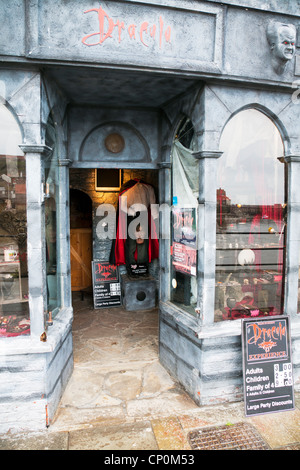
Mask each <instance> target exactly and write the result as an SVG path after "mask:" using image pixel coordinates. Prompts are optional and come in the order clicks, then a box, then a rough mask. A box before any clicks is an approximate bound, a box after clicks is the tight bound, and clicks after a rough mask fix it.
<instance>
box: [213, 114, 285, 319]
mask: <svg viewBox="0 0 300 470" xmlns="http://www.w3.org/2000/svg"><path fill="white" fill-rule="evenodd" d="M220 149H221V150H222V151H223V152H224V153H223V155H222V157H221V158H220V159H219V161H218V175H217V221H216V227H217V234H216V288H215V321H220V320H234V319H238V318H244V317H261V316H269V315H278V314H281V313H282V309H283V286H284V279H283V278H284V260H285V227H286V199H285V164H284V163H281V162H280V161H279V160H278V158H279V157H282V156H283V154H284V148H283V142H282V139H281V136H280V134H279V131H278V129H277V127H276V126H275V125H274V124H273V122H272V121H271V120H270V119H269V118H268V117H267V116H266V115H265V114H263V113H261V112H259V111H257V110H255V109H247V110H244V111H242V112H240V113H238V114H236V115H235V116H234V117H233V118H232V119H231V120H230V121H229V122H228V124H227V125H226V127H225V129H224V131H223V134H222V138H221V142H220Z"/></svg>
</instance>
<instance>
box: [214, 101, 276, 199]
mask: <svg viewBox="0 0 300 470" xmlns="http://www.w3.org/2000/svg"><path fill="white" fill-rule="evenodd" d="M220 150H222V151H223V156H222V157H221V158H220V163H219V168H218V185H219V187H221V188H222V187H224V186H228V184H230V192H231V199H232V201H234V202H235V203H241V204H243V203H247V204H276V203H279V202H282V200H283V191H284V186H283V171H284V170H283V165H282V164H281V163H280V162H279V161H278V158H279V157H282V156H283V155H284V146H283V141H282V138H281V135H280V132H279V130H278V128H277V127H276V125H275V124H274V123H273V121H272V120H271V119H270V118H269V117H267V116H266V115H265V114H264V113H262V112H260V111H258V110H256V109H246V110H243V111H240V112H239V113H237V114H236V115H234V116H233V117H232V118H231V119H230V120H229V121H228V123H227V124H226V126H225V128H224V130H223V133H222V136H221V140H220ZM264 188H265V190H264Z"/></svg>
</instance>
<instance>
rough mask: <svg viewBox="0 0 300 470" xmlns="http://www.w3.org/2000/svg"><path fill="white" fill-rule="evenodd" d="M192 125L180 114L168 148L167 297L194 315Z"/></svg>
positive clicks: (195, 177) (195, 175) (196, 187)
mask: <svg viewBox="0 0 300 470" xmlns="http://www.w3.org/2000/svg"><path fill="white" fill-rule="evenodd" d="M194 137H195V134H194V127H193V124H192V122H191V121H190V119H188V118H184V119H183V120H182V122H181V125H180V126H179V128H178V132H177V138H176V140H175V142H174V145H173V149H172V199H173V200H172V211H171V286H170V292H171V300H172V302H174V303H176V304H177V305H179V306H180V307H181V308H182V309H184V310H185V311H187V312H188V313H191V314H192V315H195V307H196V304H197V277H196V276H197V205H198V202H197V195H198V190H199V173H198V162H197V160H196V159H195V158H194V157H193V155H192V150H193V147H194Z"/></svg>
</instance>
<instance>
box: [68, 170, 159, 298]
mask: <svg viewBox="0 0 300 470" xmlns="http://www.w3.org/2000/svg"><path fill="white" fill-rule="evenodd" d="M102 171H103V173H104V170H102V169H94V168H84V169H83V168H71V169H70V229H71V233H70V238H71V240H70V241H71V283H72V291H73V292H75V291H77V292H78V291H81V292H82V291H84V290H86V291H87V290H90V291H92V272H91V262H92V261H93V260H97V261H103V262H111V251H112V246H113V243H114V240H113V239H110V238H106V239H105V238H101V237H100V238H99V236H98V235H97V226H98V225H99V221H100V216H99V215H98V214H99V212H101V211H99V210H98V209H99V207H100V206H101V204H111V205H112V206H113V207H114V208H115V211H116V215H117V211H118V200H119V194H120V192H121V191H122V188H123V187H124V186H126V185H127V184H128V183H129V182H130V181H133V180H137V181H143V182H145V183H147V184H148V185H151V186H152V187H153V190H154V193H155V200H156V204H158V171H157V170H148V169H147V170H142V169H122V170H119V169H117V170H116V173H117V174H118V177H119V179H118V181H116V182H113V184H112V181H113V180H112V178H113V174H112V170H105V177H104V182H103V181H102V180H101V173H102ZM108 177H109V178H111V181H110V180H109V179H108ZM116 220H117V219H116ZM119 271H120V275H122V274H125V273H126V266H125V265H120V266H119ZM158 273H159V261H158V259H153V262H151V263H150V266H149V274H150V275H151V276H153V277H154V278H155V280H156V281H157V284H158V279H159V277H158Z"/></svg>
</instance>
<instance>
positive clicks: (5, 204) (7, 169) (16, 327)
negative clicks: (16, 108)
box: [0, 104, 30, 338]
mask: <svg viewBox="0 0 300 470" xmlns="http://www.w3.org/2000/svg"><path fill="white" fill-rule="evenodd" d="M21 143H22V137H21V132H20V130H19V127H18V124H17V122H16V121H15V119H14V117H13V115H12V114H11V113H10V111H8V109H7V108H6V107H5V106H4V105H3V104H2V105H0V338H1V337H11V336H19V335H24V334H29V333H30V319H29V309H28V274H27V218H26V162H25V157H24V155H23V152H22V151H21V150H20V148H19V145H20V144H21Z"/></svg>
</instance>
